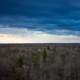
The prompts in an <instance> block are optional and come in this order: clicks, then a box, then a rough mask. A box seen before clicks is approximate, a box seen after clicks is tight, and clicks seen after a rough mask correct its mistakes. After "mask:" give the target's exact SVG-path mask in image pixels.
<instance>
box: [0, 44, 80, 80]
mask: <svg viewBox="0 0 80 80" xmlns="http://www.w3.org/2000/svg"><path fill="white" fill-rule="evenodd" d="M0 80H80V44H1V45H0Z"/></svg>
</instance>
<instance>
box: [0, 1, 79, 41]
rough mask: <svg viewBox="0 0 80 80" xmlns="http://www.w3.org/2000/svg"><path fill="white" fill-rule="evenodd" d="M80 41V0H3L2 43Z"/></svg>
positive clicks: (0, 4) (0, 10)
mask: <svg viewBox="0 0 80 80" xmlns="http://www.w3.org/2000/svg"><path fill="white" fill-rule="evenodd" d="M44 42H45V43H80V0H0V43H44Z"/></svg>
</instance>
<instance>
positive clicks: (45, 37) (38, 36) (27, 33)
mask: <svg viewBox="0 0 80 80" xmlns="http://www.w3.org/2000/svg"><path fill="white" fill-rule="evenodd" d="M54 32H55V33H57V34H54V33H53V34H51V33H49V32H45V31H36V30H30V29H27V28H16V27H6V28H4V27H1V28H0V43H80V36H79V35H68V34H67V35H64V33H70V32H71V31H69V30H62V31H60V30H54ZM60 33H63V34H60ZM76 33H80V32H76Z"/></svg>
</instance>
